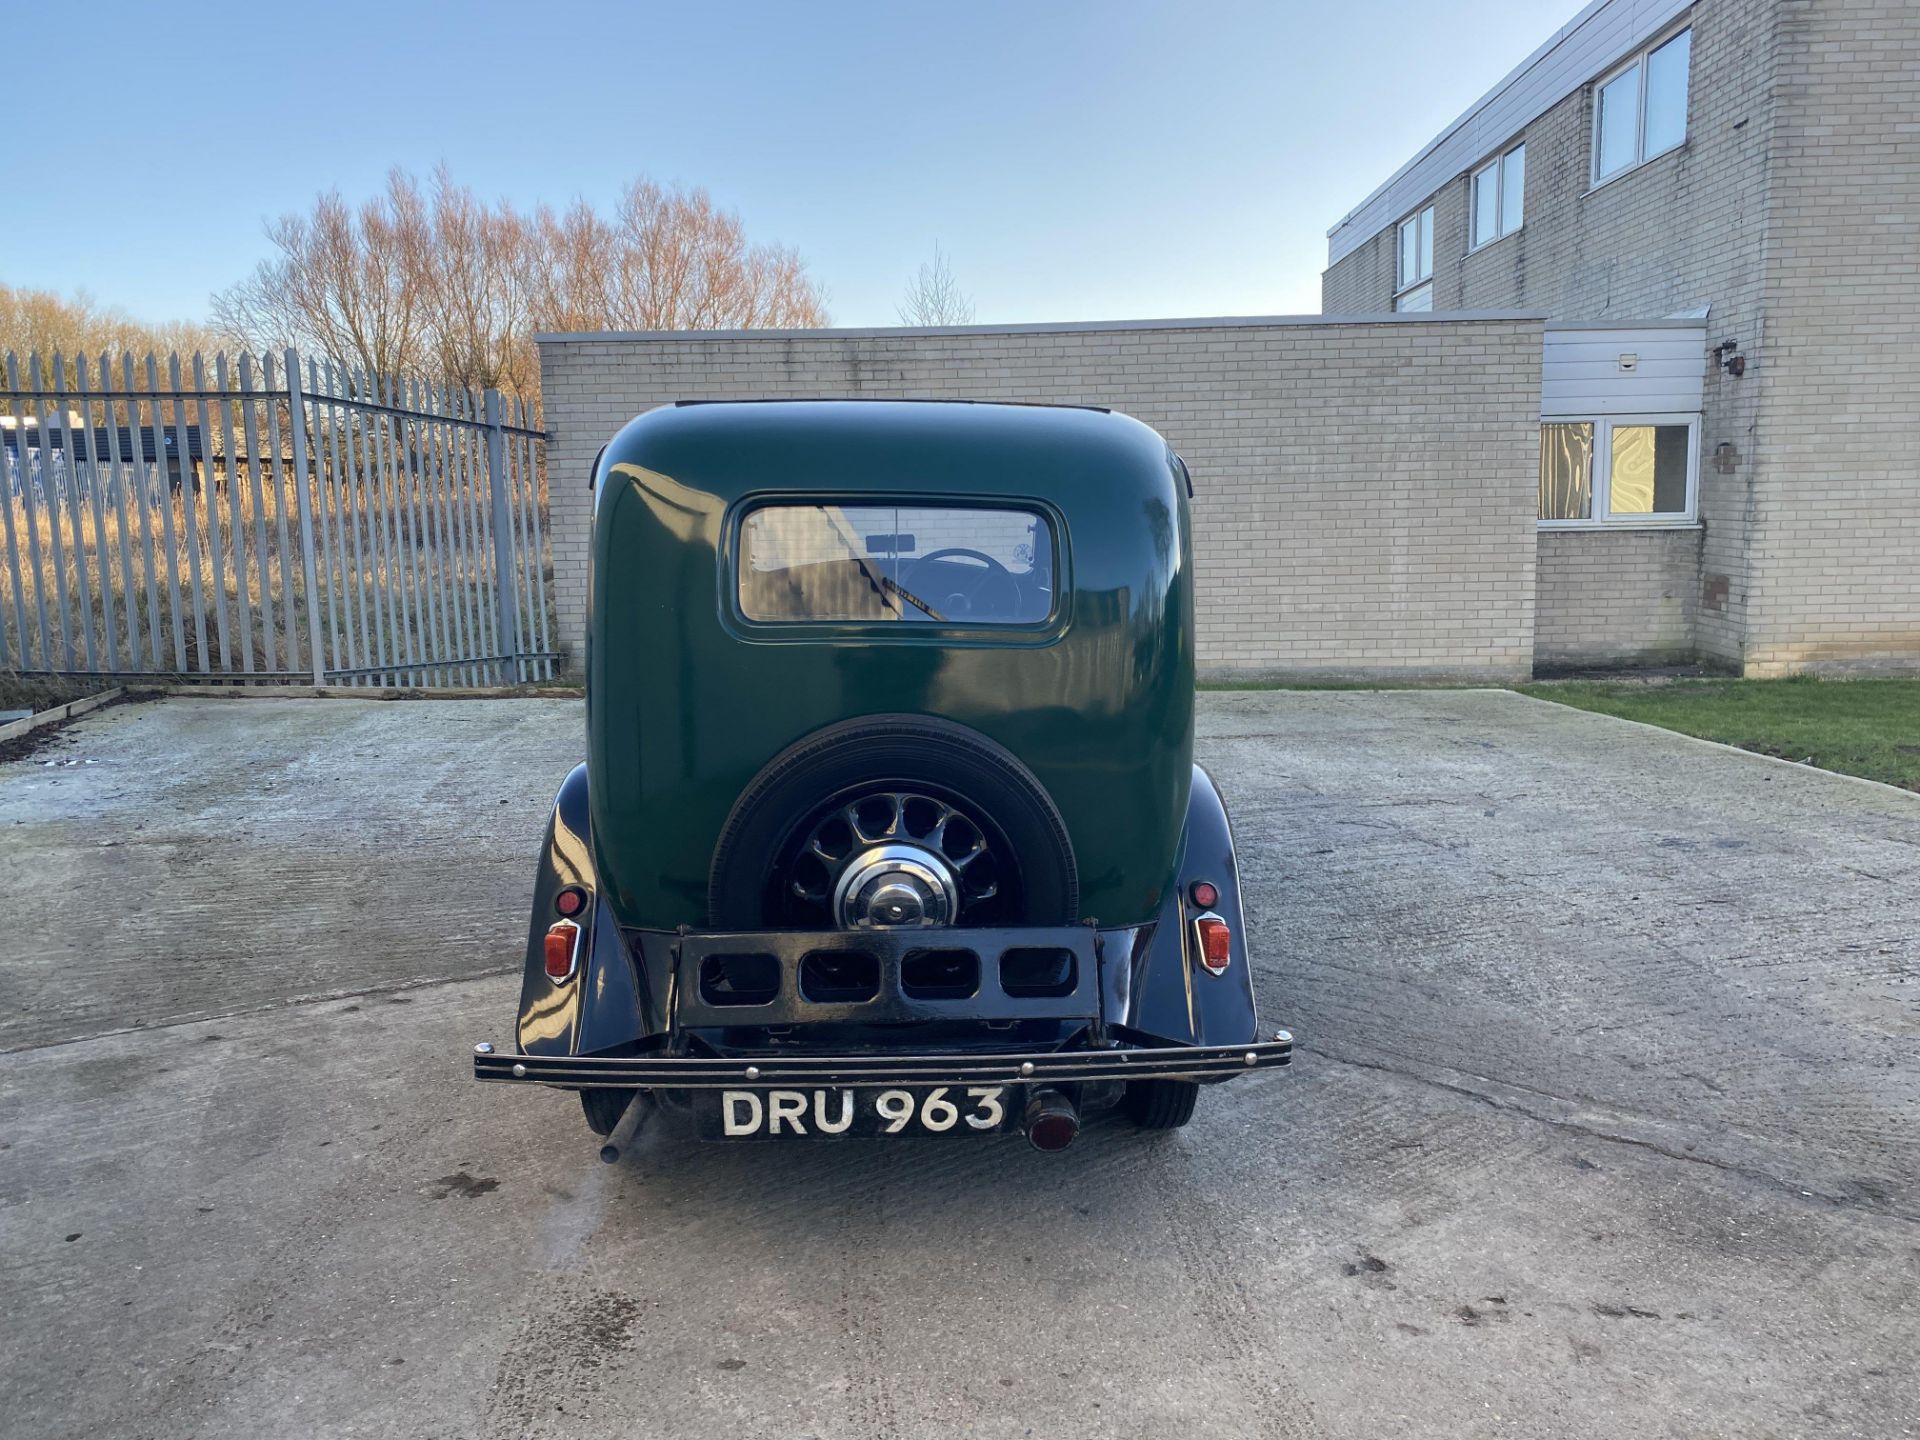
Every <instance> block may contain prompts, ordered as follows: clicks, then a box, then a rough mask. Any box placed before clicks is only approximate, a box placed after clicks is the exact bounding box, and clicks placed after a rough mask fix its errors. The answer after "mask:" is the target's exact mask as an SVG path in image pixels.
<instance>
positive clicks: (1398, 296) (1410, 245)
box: [1393, 205, 1433, 310]
mask: <svg viewBox="0 0 1920 1440" xmlns="http://www.w3.org/2000/svg"><path fill="white" fill-rule="evenodd" d="M1432 279H1433V206H1431V205H1429V206H1427V208H1426V209H1424V210H1422V211H1421V212H1420V213H1419V214H1418V215H1409V216H1408V217H1407V218H1406V219H1404V220H1402V221H1401V222H1400V268H1399V281H1398V283H1397V284H1396V285H1395V286H1394V287H1393V296H1394V299H1393V308H1394V309H1396V310H1431V309H1433V286H1432V285H1431V284H1430V283H1429V282H1430V281H1432ZM1421 286H1424V287H1425V293H1424V294H1422V293H1421V292H1420V290H1419V289H1417V288H1416V287H1421Z"/></svg>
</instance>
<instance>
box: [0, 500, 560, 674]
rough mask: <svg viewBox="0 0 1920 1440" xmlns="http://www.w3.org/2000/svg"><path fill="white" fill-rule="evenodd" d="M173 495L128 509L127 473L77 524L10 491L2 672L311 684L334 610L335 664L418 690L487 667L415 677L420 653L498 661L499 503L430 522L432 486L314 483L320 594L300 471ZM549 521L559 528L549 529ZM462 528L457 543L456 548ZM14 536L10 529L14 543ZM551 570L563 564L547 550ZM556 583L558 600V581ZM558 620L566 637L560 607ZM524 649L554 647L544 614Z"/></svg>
mask: <svg viewBox="0 0 1920 1440" xmlns="http://www.w3.org/2000/svg"><path fill="white" fill-rule="evenodd" d="M161 488H162V487H161V486H159V485H157V484H155V485H153V486H150V487H148V488H147V492H146V500H147V503H142V498H143V497H142V493H141V487H140V486H139V485H138V484H135V483H133V482H131V481H129V482H128V483H127V484H126V485H125V487H124V507H123V505H122V504H121V499H122V487H120V486H118V485H116V484H115V483H113V481H112V480H110V479H109V480H107V481H106V483H104V484H102V485H100V486H98V487H95V486H92V485H85V486H82V487H81V489H80V492H79V503H78V505H77V511H78V513H77V514H76V513H75V512H76V506H75V504H74V503H73V501H72V500H63V501H62V502H61V503H60V505H59V507H58V511H57V513H55V512H54V511H52V510H50V509H49V507H48V506H47V505H45V504H43V503H39V502H38V501H36V502H35V503H34V504H33V505H32V507H31V510H29V506H28V503H27V501H26V499H25V498H24V497H22V496H21V495H19V494H17V493H13V491H14V487H12V486H10V485H9V486H6V487H5V494H6V498H5V499H0V505H5V506H6V508H7V511H8V512H9V513H8V514H7V515H5V516H0V521H4V520H7V519H10V520H11V524H12V535H11V546H10V548H8V549H6V550H4V551H0V634H4V638H5V650H4V654H3V655H0V663H4V664H5V665H7V666H10V667H13V668H17V669H21V670H30V671H31V670H48V671H65V672H73V671H80V670H86V671H95V672H134V671H141V672H192V673H203V672H213V673H221V672H240V671H244V670H246V669H247V668H248V664H249V662H251V668H252V670H253V671H254V672H255V673H256V674H272V673H281V674H289V673H290V674H293V675H295V676H304V677H305V678H309V679H310V678H311V674H312V658H311V652H310V647H309V640H308V630H309V614H310V612H311V611H312V610H313V609H314V608H315V607H317V608H318V611H319V623H320V628H321V636H322V652H323V654H325V655H327V656H328V665H329V668H348V667H349V666H353V667H368V666H376V665H385V666H388V667H389V668H388V670H387V671H386V672H385V676H384V678H385V679H387V680H398V681H400V682H401V683H434V682H435V681H436V679H437V680H439V682H440V683H449V684H456V683H482V677H480V676H479V674H478V669H479V667H470V666H462V667H445V668H442V669H439V670H436V671H425V670H418V669H414V670H409V669H408V667H407V666H406V665H405V664H404V660H405V659H408V658H411V659H414V660H424V659H426V658H429V657H436V656H453V655H461V656H465V655H473V654H492V653H495V649H496V642H495V640H494V633H495V631H494V613H495V612H494V608H493V606H494V597H493V594H492V587H491V583H490V576H491V571H492V564H491V548H490V542H489V541H488V540H487V539H486V537H485V534H484V523H483V522H482V521H481V519H480V518H479V516H478V515H477V514H476V513H475V512H476V509H478V508H479V507H481V506H483V505H484V497H477V496H474V495H473V494H471V493H470V492H469V493H462V492H460V491H458V490H456V492H455V493H454V494H453V495H452V496H451V497H449V496H447V495H445V494H441V495H438V496H436V497H433V500H432V508H433V513H432V514H425V513H423V512H424V511H425V509H426V507H427V506H428V504H429V500H428V497H426V496H425V495H424V494H401V495H399V496H398V497H393V496H390V495H383V496H381V497H380V498H379V500H378V501H377V502H369V499H368V497H367V495H366V494H365V493H364V490H362V489H361V488H360V487H358V486H354V487H348V486H343V485H341V484H340V483H338V481H337V479H336V478H335V477H332V476H328V477H327V478H326V479H325V480H323V481H322V482H321V483H319V484H317V485H316V486H315V488H314V493H315V497H316V502H317V505H318V507H319V508H317V509H316V510H315V513H314V521H313V523H314V529H315V553H316V562H315V563H316V567H317V573H316V581H317V589H316V590H315V592H314V593H313V594H312V595H309V593H308V589H307V585H306V577H305V565H304V560H303V555H302V548H301V544H300V520H299V497H298V494H297V491H296V487H295V486H294V485H293V484H292V483H291V480H290V477H289V476H288V475H287V472H285V471H283V472H282V483H280V484H278V485H275V484H273V483H271V481H270V478H269V479H265V480H263V481H262V483H260V485H259V486H258V487H257V490H256V487H255V485H254V484H253V483H252V477H250V476H248V475H246V474H244V472H243V474H242V475H241V477H240V479H239V483H238V484H236V485H231V486H230V485H229V484H227V483H226V482H225V481H224V480H219V481H217V482H216V484H215V485H214V486H213V487H212V488H211V489H203V490H201V491H199V492H198V493H192V492H189V491H184V490H183V491H176V492H173V493H171V494H170V495H168V497H167V498H166V499H165V500H164V501H161V500H159V499H158V498H157V492H158V491H159V490H160V489H161ZM542 498H544V497H542ZM256 501H257V503H256ZM542 508H543V509H544V505H543V507H542ZM449 510H452V512H453V513H452V514H451V516H449V514H448V511H449ZM519 519H520V517H516V520H517V521H518V520H519ZM542 520H543V522H544V515H543V516H542ZM449 521H451V524H449ZM541 529H542V532H543V536H544V530H545V525H544V523H543V524H542V526H541ZM447 530H451V532H452V534H453V535H454V537H455V541H456V543H454V544H452V545H449V544H446V543H444V542H443V538H442V536H443V531H447ZM236 531H237V532H238V535H237V537H236ZM476 537H477V538H478V545H477V546H476V543H475V542H476ZM7 540H8V537H7V536H6V534H5V532H4V531H0V545H6V544H7ZM323 542H324V543H323ZM543 548H544V547H543ZM476 549H478V550H479V551H480V553H481V557H482V563H481V564H480V565H478V566H476V564H475V563H474V559H475V551H476ZM36 551H37V559H36ZM16 556H17V560H16ZM541 571H542V574H543V576H544V575H546V574H547V572H548V564H547V561H546V560H545V557H544V556H543V557H542V559H541ZM103 581H104V584H103ZM196 581H197V600H196ZM16 585H17V587H18V590H17V595H18V600H19V605H18V607H16V604H15V600H16V588H15V587H16ZM524 588H525V581H524V579H522V580H521V582H520V590H521V591H522V592H524ZM542 589H543V590H545V591H547V592H548V593H550V589H551V586H550V583H549V584H544V585H543V586H542ZM63 597H64V599H65V603H66V613H67V623H66V630H65V636H66V638H65V640H64V641H63V632H62V626H61V600H62V598H63ZM42 604H44V606H45V612H46V634H45V640H44V642H43V639H42V635H41V630H40V621H39V613H40V606H41V605H42ZM196 615H198V616H199V620H198V621H197V622H196ZM546 619H547V633H548V634H549V635H553V634H555V633H556V626H555V621H554V617H553V615H552V614H551V611H550V608H549V614H548V615H547V617H546ZM527 623H528V617H527V616H526V615H525V612H524V604H523V610H522V619H521V624H522V626H523V627H525V626H526V625H527ZM23 626H24V634H23V633H22V631H23ZM176 627H177V631H178V634H177V637H176ZM89 637H91V641H92V650H91V653H89V650H88V638H89ZM523 648H525V649H534V648H538V623H537V617H535V620H534V634H533V638H532V642H531V643H527V642H524V641H523ZM408 676H412V677H413V678H412V680H411V681H408V680H407V677H408ZM369 683H372V682H371V681H369Z"/></svg>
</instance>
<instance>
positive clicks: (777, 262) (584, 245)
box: [534, 180, 827, 330]
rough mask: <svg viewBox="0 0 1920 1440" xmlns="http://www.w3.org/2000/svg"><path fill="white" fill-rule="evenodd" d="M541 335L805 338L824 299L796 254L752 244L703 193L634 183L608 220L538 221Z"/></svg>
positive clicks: (579, 215) (547, 213)
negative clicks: (790, 334) (726, 332)
mask: <svg viewBox="0 0 1920 1440" xmlns="http://www.w3.org/2000/svg"><path fill="white" fill-rule="evenodd" d="M534 230H535V232H536V234H537V246H536V248H537V251H538V266H537V269H538V275H537V278H536V282H535V286H536V295H535V300H534V310H535V315H536V317H537V318H536V325H537V327H538V328H539V329H542V330H595V329H609V328H610V329H622V330H712V329H769V330H790V329H806V328H811V327H815V326H820V325H824V324H826V321H827V310H826V304H825V297H824V296H823V295H822V293H821V291H820V289H819V287H818V286H817V285H815V284H814V283H813V281H812V280H811V279H809V278H808V276H807V271H806V266H805V264H804V263H803V262H802V261H801V259H800V257H799V256H798V255H797V254H795V253H794V252H793V251H792V250H789V249H786V248H785V247H783V246H777V245H755V244H750V243H749V242H748V240H747V238H746V234H745V232H744V230H743V229H742V227H741V224H740V217H739V216H738V215H735V214H733V213H732V212H731V211H727V210H721V209H718V208H717V207H716V206H715V205H714V203H713V201H712V199H711V198H710V197H709V196H708V195H707V193H706V191H704V190H668V189H664V188H662V187H661V186H659V185H657V184H655V183H654V182H653V181H651V180H635V181H634V182H633V183H632V184H630V185H628V186H627V188H626V190H625V191H624V192H623V193H622V195H621V197H620V204H619V208H618V209H617V210H616V211H615V212H614V214H613V215H612V216H611V217H608V216H603V215H600V214H598V213H596V212H595V211H594V210H592V209H590V208H589V207H588V206H587V205H586V204H584V203H582V202H576V203H575V204H574V205H573V206H572V207H571V208H569V209H568V210H566V211H565V212H563V213H558V214H556V213H555V212H554V211H552V210H550V209H548V208H546V207H544V206H543V207H542V208H541V209H540V210H539V212H538V213H537V214H536V215H535V217H534Z"/></svg>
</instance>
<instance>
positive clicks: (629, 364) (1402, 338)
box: [540, 319, 1542, 680]
mask: <svg viewBox="0 0 1920 1440" xmlns="http://www.w3.org/2000/svg"><path fill="white" fill-rule="evenodd" d="M1541 337H1542V326H1541V324H1540V322H1539V321H1537V320H1523V319H1501V320H1476V321H1461V320H1442V321H1433V320H1404V321H1402V320H1389V321H1382V322H1376V323H1356V324H1327V323H1311V322H1308V323H1302V322H1289V321H1280V322H1228V323H1218V322H1192V323H1183V322H1154V323H1151V324H1145V325H1133V326H1120V327H1111V326H1108V327H1103V326H1098V325H1089V326H1063V327H1012V328H1008V329H1004V330H974V331H968V332H960V333H955V332H931V333H928V332H903V331H893V332H887V331H877V332H853V331H848V332H823V333H814V334H803V333H794V334H789V335H777V336H776V335H756V336H747V337H737V336H736V337H706V336H684V335H681V336H654V337H617V336H592V337H562V338H553V339H547V340H543V341H542V342H541V346H540V357H541V385H542V393H543V400H544V406H545V415H546V423H547V427H548V432H549V434H550V436H551V440H550V442H549V447H548V473H549V475H550V476H551V477H552V481H551V493H552V528H553V558H554V566H555V600H556V604H557V607H558V611H559V614H560V616H561V628H562V631H563V636H564V639H565V643H566V644H567V645H568V647H569V648H570V649H572V650H573V651H574V652H575V653H576V654H577V651H578V646H579V643H580V640H581V637H582V626H583V617H584V614H585V598H586V560H587V534H588V525H589V523H590V509H591V500H590V496H589V495H588V492H587V489H586V477H587V474H588V470H589V467H590V465H591V464H592V461H593V457H594V454H595V453H596V451H597V450H598V449H599V447H600V446H601V445H602V444H603V443H604V442H605V441H606V439H607V438H608V437H609V436H610V435H612V434H613V432H614V431H616V430H617V429H619V427H620V426H621V425H622V424H624V423H625V422H626V421H627V420H629V419H631V418H632V417H633V416H634V415H636V414H638V413H640V412H641V411H643V410H646V409H648V408H650V407H651V406H654V405H659V404H662V403H666V402H670V401H672V400H676V399H727V398H748V397H757V398H771V397H782V396H785V397H794V396H867V397H901V396H906V397H923V398H924V397H944V398H959V399H977V400H988V399H1014V400H1043V401H1056V402H1079V403H1093V404H1100V405H1110V406H1112V407H1114V408H1116V409H1119V410H1123V411H1125V412H1127V413H1128V414H1131V415H1134V416H1137V417H1138V418H1139V419H1141V420H1144V421H1146V422H1147V423H1148V424H1150V425H1153V426H1154V427H1156V428H1157V429H1159V430H1160V431H1161V432H1162V433H1163V434H1165V435H1166V436H1167V438H1168V439H1169V440H1170V441H1172V442H1173V444H1174V446H1175V447H1176V448H1177V449H1178V450H1179V451H1180V452H1181V454H1182V455H1184V456H1185V457H1186V459H1187V462H1188V464H1189V465H1190V466H1191V468H1192V470H1193V474H1194V483H1195V487H1196V490H1197V498H1196V500H1195V503H1194V516H1195V519H1194V531H1195V551H1196V557H1197V558H1196V570H1197V575H1198V583H1199V619H1198V642H1199V661H1200V665H1201V667H1202V670H1203V672H1205V673H1208V674H1212V675H1227V674H1234V675H1245V676H1277V675H1292V676H1322V677H1330V678H1331V677H1386V678H1430V677H1437V678H1455V679H1467V680H1498V679H1511V678H1515V677H1519V676H1524V675H1526V674H1527V673H1529V671H1530V668H1531V664H1532V658H1533V615H1534V559H1535V537H1534V529H1535V527H1534V505H1535V493H1536V475H1535V471H1536V468H1537V464H1538V449H1539V444H1538V429H1537V416H1538V406H1539V399H1538V397H1539V387H1540V349H1541Z"/></svg>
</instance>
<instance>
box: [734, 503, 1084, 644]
mask: <svg viewBox="0 0 1920 1440" xmlns="http://www.w3.org/2000/svg"><path fill="white" fill-rule="evenodd" d="M739 596H740V611H741V613H742V614H743V615H745V616H746V617H747V618H748V619H749V620H761V621H796V620H863V621H866V620H908V621H919V622H920V623H922V624H949V625H1032V624H1037V623H1038V622H1040V621H1043V620H1045V619H1047V617H1048V616H1050V615H1052V614H1053V603H1054V593H1053V529H1052V527H1051V526H1050V525H1049V524H1048V523H1047V521H1046V518H1045V517H1044V516H1042V515H1039V514H1037V513H1035V512H1033V511H1030V510H1015V509H983V508H979V507H973V506H966V507H961V506H951V507H940V506H925V505H762V506H760V507H759V508H758V509H755V510H752V511H750V512H749V513H748V514H747V517H746V519H745V521H744V522H743V523H742V525H741V529H740V560H739Z"/></svg>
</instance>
